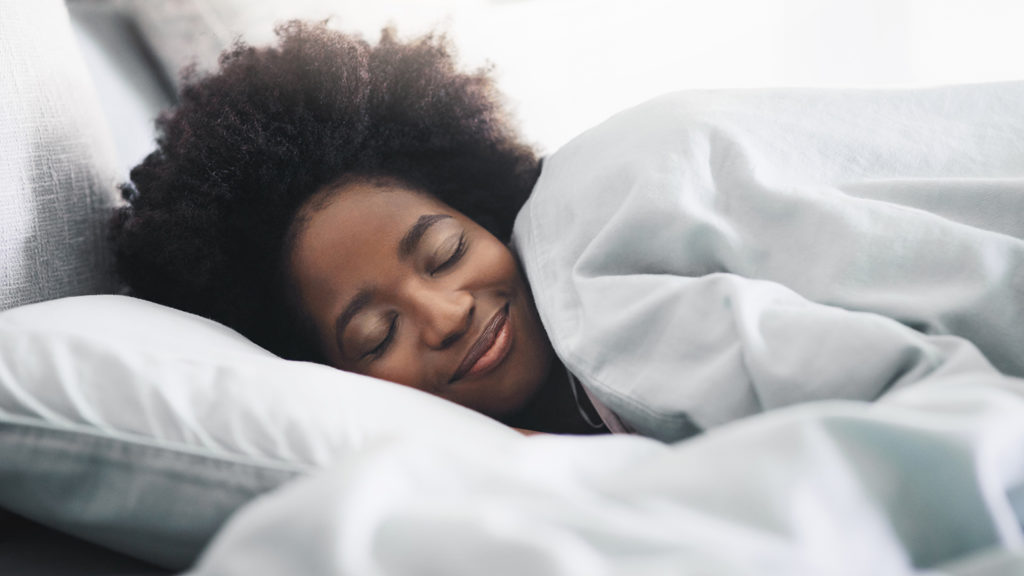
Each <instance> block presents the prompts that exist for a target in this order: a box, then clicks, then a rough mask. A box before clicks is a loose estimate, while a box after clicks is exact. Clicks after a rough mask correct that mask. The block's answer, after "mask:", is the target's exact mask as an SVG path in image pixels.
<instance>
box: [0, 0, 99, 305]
mask: <svg viewBox="0 0 1024 576" xmlns="http://www.w3.org/2000/svg"><path fill="white" fill-rule="evenodd" d="M100 114H101V113H100V110H99V107H98V105H97V103H96V100H95V94H94V91H93V86H92V84H91V82H90V80H89V77H88V73H87V71H86V68H85V64H84V63H83V61H82V59H81V57H80V56H79V54H78V48H77V45H76V44H75V39H74V37H73V35H72V32H71V26H70V23H69V21H68V16H67V12H66V10H65V9H64V3H63V2H61V1H60V0H38V1H35V0H34V1H32V2H22V1H20V0H0V310H3V309H6V308H11V307H13V306H18V305H20V304H26V303H29V302H37V301H40V300H47V299H51V298H58V297H61V296H70V295H76V294H91V293H99V292H111V291H113V290H114V287H115V284H114V280H113V268H112V265H111V262H110V257H109V255H108V253H109V250H108V249H107V247H106V243H105V238H106V235H105V229H106V225H107V222H108V220H109V219H110V217H111V215H112V207H113V205H114V202H115V199H116V188H115V186H114V184H115V179H116V169H115V163H114V156H113V148H112V144H111V142H110V137H109V135H108V134H107V132H106V128H105V125H104V123H103V119H102V116H101V115H100Z"/></svg>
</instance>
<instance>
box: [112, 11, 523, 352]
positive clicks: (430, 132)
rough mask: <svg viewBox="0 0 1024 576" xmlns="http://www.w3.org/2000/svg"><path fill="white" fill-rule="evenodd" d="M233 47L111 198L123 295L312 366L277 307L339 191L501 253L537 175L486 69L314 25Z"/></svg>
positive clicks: (190, 92) (434, 46) (293, 323)
mask: <svg viewBox="0 0 1024 576" xmlns="http://www.w3.org/2000/svg"><path fill="white" fill-rule="evenodd" d="M277 36H278V42H277V44H276V45H274V46H269V47H260V48H257V47H252V46H248V45H246V44H245V43H242V42H238V43H236V44H235V46H234V47H233V48H232V49H230V50H228V51H226V52H225V53H224V54H222V55H221V57H220V63H219V68H218V70H217V71H216V72H214V73H212V74H208V75H205V76H201V75H198V74H196V73H195V72H194V71H188V72H186V74H185V83H184V86H183V88H182V90H181V93H180V95H179V103H178V104H177V106H175V107H174V108H172V109H170V110H168V111H166V112H165V113H163V114H162V115H161V116H160V118H159V119H158V120H157V122H156V124H157V133H158V136H157V149H156V150H155V151H154V152H152V153H151V154H149V156H147V157H146V159H145V160H144V161H143V162H142V163H141V164H140V165H138V166H136V167H135V168H134V169H133V170H132V171H131V182H130V183H126V184H123V185H122V186H121V190H122V196H123V198H124V199H125V201H126V204H125V205H124V206H122V207H121V208H120V209H119V211H118V214H117V215H116V216H115V218H114V220H113V223H112V228H111V238H112V241H113V245H114V251H115V254H116V262H117V267H118V272H119V274H120V275H121V277H122V279H123V280H124V282H126V283H127V285H128V287H129V291H130V293H131V294H132V295H134V296H138V297H140V298H145V299H148V300H151V301H154V302H158V303H161V304H165V305H168V306H172V307H175V308H179V309H182V310H185V311H188V312H192V313H195V314H199V315H201V316H205V317H208V318H211V319H214V320H216V321H219V322H221V323H223V324H226V325H228V326H230V327H232V328H234V329H235V330H237V331H239V332H241V333H242V334H243V335H245V336H247V337H248V338H250V339H251V340H253V341H254V342H256V343H257V344H260V345H262V346H264V347H266V348H267V349H269V350H271V351H272V352H275V353H277V354H279V355H281V356H284V357H288V358H298V359H316V357H315V356H316V352H315V351H314V348H315V346H313V345H312V343H311V342H310V341H309V338H308V335H304V334H303V333H304V331H303V330H302V329H301V325H302V321H301V319H298V318H296V315H297V311H296V310H295V307H294V306H292V305H290V304H289V302H290V298H289V295H288V293H289V288H288V279H287V274H286V272H285V271H286V269H287V258H288V254H287V253H288V251H289V250H288V246H287V244H288V237H289V229H290V227H291V225H292V222H293V220H294V219H295V216H296V214H297V213H298V211H299V210H300V208H302V206H303V205H304V203H305V202H306V201H307V200H309V199H310V198H311V197H313V196H314V195H315V194H316V193H317V192H318V191H321V190H323V189H325V188H327V187H329V186H331V184H332V183H334V182H337V181H339V180H342V179H346V178H351V177H357V178H359V177H369V178H377V177H383V178H390V179H395V180H398V181H400V182H403V183H406V184H408V185H410V186H412V187H415V188H416V189H419V190H423V191H425V192H427V193H429V194H431V195H433V196H435V197H437V198H438V199H440V200H442V201H443V202H445V203H447V204H448V205H450V206H452V207H453V208H455V209H457V210H459V211H461V212H463V213H464V214H466V215H467V216H468V217H470V218H472V219H473V220H475V221H476V222H478V223H479V224H480V225H482V226H483V227H485V228H487V229H488V230H489V231H491V232H492V233H493V234H494V235H495V236H497V237H498V238H500V239H502V240H506V241H507V240H508V238H509V236H510V235H511V230H512V224H513V222H514V219H515V215H516V213H517V212H518V210H519V208H520V207H521V206H522V204H523V202H525V200H526V198H527V197H528V196H529V193H530V190H531V189H532V187H533V184H534V183H535V181H536V179H537V176H538V173H539V160H538V158H537V156H536V154H535V152H534V151H533V150H532V149H531V148H530V147H529V146H527V145H525V144H524V143H523V142H522V141H521V140H520V138H519V136H518V134H517V132H516V131H515V130H514V129H513V127H512V124H511V122H510V120H509V116H508V114H507V113H506V111H505V109H504V107H503V106H502V100H501V98H500V95H499V93H498V92H497V90H496V88H495V86H494V82H493V81H492V79H491V77H490V76H489V72H488V70H486V69H483V70H477V71H473V72H463V71H460V70H459V69H458V68H457V66H456V64H455V61H454V57H453V55H452V50H451V48H450V46H449V43H448V41H447V40H446V38H445V37H444V36H443V35H428V36H425V37H422V38H419V39H416V40H413V41H409V42H402V41H399V40H398V39H396V36H395V34H394V32H393V31H392V30H390V29H385V30H384V31H383V32H382V34H381V37H380V40H379V42H378V43H377V44H376V45H371V44H370V43H368V42H366V41H365V40H364V39H362V38H361V37H359V36H355V35H350V34H345V33H341V32H337V31H334V30H331V29H329V28H328V27H327V26H326V25H325V24H323V23H314V24H310V23H302V22H289V23H287V24H285V25H283V26H280V27H279V28H278V29H277Z"/></svg>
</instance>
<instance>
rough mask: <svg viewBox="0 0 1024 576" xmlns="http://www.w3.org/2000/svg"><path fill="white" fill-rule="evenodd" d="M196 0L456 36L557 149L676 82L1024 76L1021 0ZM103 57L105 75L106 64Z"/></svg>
mask: <svg viewBox="0 0 1024 576" xmlns="http://www.w3.org/2000/svg"><path fill="white" fill-rule="evenodd" d="M150 1H160V0H150ZM193 2H194V3H195V4H196V5H198V6H201V7H202V8H201V9H202V10H203V11H205V12H206V14H205V16H206V19H207V20H208V21H209V22H212V23H214V24H215V25H214V26H213V28H214V29H215V32H216V35H217V36H218V37H219V40H220V41H221V42H223V43H225V44H227V43H230V41H231V40H232V39H233V38H234V37H236V36H238V35H241V36H243V37H244V38H246V39H247V40H248V41H249V42H251V43H254V44H261V43H266V42H270V41H272V39H273V33H272V29H273V23H274V22H278V21H280V20H282V19H288V18H295V17H299V18H317V19H324V18H327V17H330V25H331V26H333V27H336V28H339V29H343V30H346V31H359V32H362V33H363V34H365V35H366V36H367V37H368V38H370V39H374V40H375V39H376V37H377V36H378V34H379V30H380V28H381V27H382V26H384V25H387V24H393V25H395V26H396V27H397V29H398V31H399V34H400V36H404V37H408V36H413V35H417V34H420V33H423V32H425V31H428V30H430V29H440V30H444V31H446V32H447V33H448V35H449V36H450V37H451V39H452V40H453V42H454V44H455V45H456V46H457V48H458V51H459V55H460V59H461V60H462V61H463V62H465V63H466V65H467V66H478V65H483V64H486V63H488V62H489V63H491V64H493V66H494V73H495V74H496V77H497V79H498V81H499V83H500V85H501V87H502V88H503V91H504V92H505V93H506V94H507V96H508V98H509V100H510V103H511V105H512V108H513V111H514V112H515V114H516V115H517V117H518V119H519V121H520V124H521V126H522V129H523V132H524V134H525V135H526V137H527V138H528V139H529V140H530V141H531V142H533V143H534V144H536V145H537V147H538V148H539V150H540V151H542V152H544V153H548V152H552V151H554V150H555V149H557V148H558V147H559V146H560V145H562V144H563V143H565V142H566V141H567V140H569V139H570V138H572V137H573V136H575V135H576V134H578V133H580V132H581V131H583V130H585V129H586V128H588V127H590V126H593V125H594V124H596V123H598V122H600V121H601V120H603V119H604V118H606V117H608V116H609V115H611V114H613V113H615V112H617V111H619V110H621V109H623V108H626V107H629V106H632V105H634V104H637V103H639V102H642V101H644V100H646V99H648V98H651V97H654V96H656V95H658V94H661V93H663V92H667V91H671V90H680V89H693V88H753V87H764V86H821V87H890V86H921V85H934V84H947V83H964V82H986V81H1001V80H1024V33H1022V30H1024V0H193ZM218 23H219V24H218ZM97 30H98V29H97ZM97 30H92V31H91V32H90V31H89V30H86V31H85V32H84V33H83V35H82V39H83V41H84V43H85V48H86V53H87V55H88V54H90V53H91V52H90V51H95V49H96V46H91V45H95V44H96V43H97V42H109V37H110V31H106V32H104V31H102V30H99V31H97ZM92 60H93V62H94V64H93V66H94V67H96V68H97V72H96V73H97V75H99V76H101V77H102V76H103V75H104V71H103V70H102V68H103V66H105V65H106V64H104V62H103V61H102V58H100V57H99V56H97V57H94V58H92ZM118 65H119V66H123V63H119V64H118ZM108 76H110V78H109V79H108V80H105V81H102V82H100V84H101V87H102V89H104V90H107V91H108V92H111V94H109V95H105V96H104V98H103V101H104V106H105V107H106V108H107V110H108V113H109V114H110V115H111V116H112V118H114V117H116V118H119V119H120V120H124V119H125V118H127V117H128V116H131V115H133V114H134V115H135V117H137V118H147V119H148V118H151V117H152V116H154V115H155V111H156V110H158V109H159V107H162V106H163V105H166V104H167V102H162V101H160V100H159V98H153V97H147V98H144V99H143V100H144V101H145V102H150V103H151V104H147V106H149V108H145V107H142V108H139V107H138V105H137V104H136V102H135V101H137V100H139V99H138V98H135V99H131V98H129V99H123V98H120V96H119V95H118V94H117V93H116V90H115V88H117V82H123V81H124V80H123V77H124V76H126V75H125V74H123V73H121V74H120V75H119V76H117V75H114V74H108ZM127 76H128V77H132V76H133V75H131V74H128V75H127ZM136 77H137V76H136ZM120 89H121V90H122V91H132V90H135V91H136V92H137V91H139V90H142V88H138V87H134V86H123V87H121V88H120ZM133 100H135V101H133ZM1022 105H1024V103H1022ZM133 106H135V107H136V108H137V110H136V109H133V108H132V107H133ZM147 122H148V120H147ZM112 124H113V125H114V128H115V130H117V131H119V139H120V140H122V141H124V142H126V143H125V144H119V146H120V147H121V149H122V150H124V152H123V153H122V155H123V156H124V163H125V166H126V167H127V166H131V165H133V164H134V163H135V162H137V161H138V160H140V159H141V156H142V155H143V154H144V152H145V151H148V150H150V149H152V144H151V142H152V140H151V133H150V131H149V128H148V124H147V123H142V124H141V125H142V126H143V127H142V128H136V127H135V126H136V125H138V124H139V123H138V122H134V123H133V122H126V121H113V122H112ZM133 130H134V132H131V133H129V132H130V131H133ZM122 135H123V136H122Z"/></svg>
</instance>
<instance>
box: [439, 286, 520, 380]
mask: <svg viewBox="0 0 1024 576" xmlns="http://www.w3.org/2000/svg"><path fill="white" fill-rule="evenodd" d="M509 306H510V304H509V303H506V304H505V305H504V306H502V307H501V308H500V309H499V310H498V311H497V312H495V313H494V316H492V317H491V319H490V320H488V321H487V324H486V325H485V326H484V330H483V332H482V333H481V334H480V337H479V338H477V339H476V342H474V343H473V345H472V346H470V347H469V351H468V352H467V353H466V357H465V358H463V360H462V363H461V364H459V368H458V370H456V371H455V375H454V376H452V379H451V381H450V382H455V381H456V380H460V379H462V378H465V377H467V376H476V375H478V374H483V373H486V372H490V371H491V370H493V369H494V368H495V367H496V366H497V365H498V364H500V363H501V361H502V360H504V359H505V356H506V355H508V351H509V348H511V345H512V327H511V322H510V318H509Z"/></svg>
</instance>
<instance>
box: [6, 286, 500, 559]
mask: <svg viewBox="0 0 1024 576" xmlns="http://www.w3.org/2000/svg"><path fill="white" fill-rule="evenodd" d="M0 342H2V343H3V346H0V454H2V458H0V508H6V509H9V510H12V511H14V512H17V513H19V514H21V515H23V516H25V517H28V518H31V519H33V520H36V521H38V522H41V523H44V524H46V525H49V526H51V527H55V528H58V529H61V530H64V531H67V532H69V533H71V534H74V535H77V536H79V537H82V538H84V539H86V540H89V541H92V542H95V543H98V544H102V545H105V546H108V547H110V548H112V549H115V550H118V551H121V552H124V553H127V554H129V555H132V556H135V557H138V558H142V559H145V560H148V561H150V562H154V563H156V564H160V565H162V566H165V567H169V568H177V569H180V568H184V567H186V566H188V565H189V564H190V563H191V561H192V560H193V559H194V558H195V556H196V554H197V553H198V552H199V550H200V549H201V548H202V546H204V545H205V543H206V541H207V539H208V538H209V537H210V536H211V535H212V534H213V533H214V531H215V530H216V529H217V528H218V527H219V526H220V524H221V523H222V522H223V521H224V519H225V518H226V517H227V516H228V515H229V514H230V513H231V512H233V511H234V510H235V509H236V508H237V507H238V506H240V505H242V504H244V503H245V502H246V501H247V500H249V499H250V498H252V497H254V496H255V495H257V494H259V493H261V492H263V491H266V490H269V489H271V488H273V487H275V486H277V485H279V484H281V483H282V482H285V481H286V480H289V479H291V478H292V477H294V476H295V475H296V474H299V473H302V472H304V471H308V470H310V469H313V468H316V467H320V466H324V465H328V464H331V463H334V462H337V461H340V460H344V459H345V458H346V457H347V456H348V455H349V454H350V453H353V452H357V451H359V450H361V449H364V448H365V447H366V446H368V445H373V444H374V443H376V442H380V441H383V440H385V439H389V438H395V437H402V436H414V437H417V438H423V439H425V440H426V441H428V442H437V443H441V444H444V443H454V442H458V443H468V444H475V443H480V444H481V445H487V444H489V443H491V442H493V441H495V440H496V439H502V438H508V437H518V434H516V433H515V432H513V431H512V430H511V429H509V428H507V427H505V426H503V425H501V424H499V423H497V422H495V421H493V420H490V419H488V418H486V417H484V416H481V415H479V414H477V413H475V412H471V411H469V410H467V409H464V408H461V407H459V406H457V405H455V404H452V403H449V402H446V401H444V400H441V399H438V398H435V397H433V396H430V395H427V394H425V393H422V392H419V391H417V390H413V389H410V388H406V387H403V386H398V385H395V384H390V383H387V382H382V381H378V380H374V379H371V378H367V377H362V376H357V375H354V374H350V373H346V372H342V371H339V370H335V369H333V368H330V367H327V366H322V365H316V364H309V363H302V362H289V361H285V360H281V359H280V358H277V357H276V356H273V355H272V354H270V353H269V352H266V351H265V350H263V349H261V348H259V347H257V346H256V345H254V344H252V343H251V342H249V341H248V340H246V339H245V338H243V337H242V336H240V335H239V334H237V333H236V332H234V331H232V330H229V329H228V328H225V327H223V326H221V325H219V324H216V323H214V322H211V321H209V320H206V319H203V318H200V317H197V316H193V315H190V314H186V313H184V312H179V311H177V310H172V309H170V308H165V307H162V306H158V305H156V304H152V303H149V302H145V301H142V300H137V299H132V298H127V297H123V296H83V297H77V298H67V299H62V300H55V301H50V302H44V303H39V304H33V305H30V306H23V307H19V308H15V309H12V310H8V311H6V312H4V313H2V314H0Z"/></svg>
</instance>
